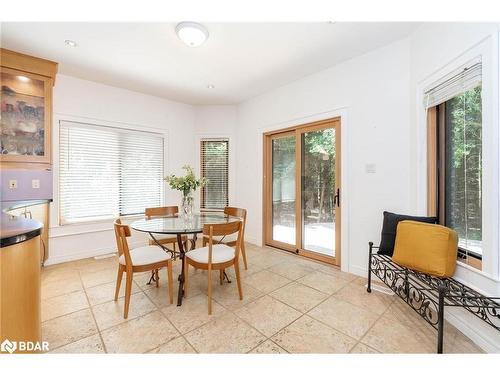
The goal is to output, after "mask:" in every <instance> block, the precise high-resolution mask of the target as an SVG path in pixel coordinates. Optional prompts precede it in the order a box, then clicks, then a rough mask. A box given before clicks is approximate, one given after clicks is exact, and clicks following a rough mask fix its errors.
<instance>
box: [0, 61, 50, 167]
mask: <svg viewBox="0 0 500 375" xmlns="http://www.w3.org/2000/svg"><path fill="white" fill-rule="evenodd" d="M0 74H1V76H0V78H1V82H2V88H1V93H0V101H1V112H0V125H1V129H2V131H1V138H0V153H1V158H2V161H25V162H48V161H50V151H49V150H48V144H49V141H50V133H49V131H48V129H49V128H50V127H49V121H48V119H49V118H50V105H49V103H48V101H47V100H48V99H47V98H48V96H49V95H48V92H50V85H49V84H48V78H42V77H39V76H36V75H33V74H29V73H24V72H20V71H16V70H13V69H7V68H2V70H1V73H0Z"/></svg>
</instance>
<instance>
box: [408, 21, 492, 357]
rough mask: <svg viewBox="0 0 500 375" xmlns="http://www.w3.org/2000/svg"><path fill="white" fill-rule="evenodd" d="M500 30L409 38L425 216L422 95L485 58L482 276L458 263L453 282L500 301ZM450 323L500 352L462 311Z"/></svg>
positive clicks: (434, 29) (420, 33)
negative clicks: (474, 59)
mask: <svg viewBox="0 0 500 375" xmlns="http://www.w3.org/2000/svg"><path fill="white" fill-rule="evenodd" d="M498 33H499V25H498V24H464V23H435V24H425V25H423V26H421V27H420V28H418V29H417V30H416V31H414V32H413V33H412V35H411V37H410V51H411V59H410V61H411V65H410V74H411V86H410V94H411V103H412V105H411V117H410V119H411V138H412V142H411V159H410V171H411V174H410V179H411V184H410V188H411V204H412V210H414V211H417V212H420V213H425V211H426V202H425V199H426V179H425V176H426V163H425V153H426V146H425V115H424V114H423V106H422V101H421V99H422V98H421V97H419V95H418V94H419V93H420V91H422V89H423V87H424V86H425V84H426V83H428V82H432V81H433V79H435V77H440V76H442V75H443V74H444V73H445V72H446V71H447V70H449V69H451V68H452V66H453V65H456V64H459V62H460V61H462V60H463V61H467V60H469V59H470V58H471V57H475V56H477V55H478V54H481V56H482V59H483V168H484V169H483V244H484V245H485V249H484V254H483V271H484V273H481V272H477V271H476V270H474V269H473V268H469V267H466V266H463V265H461V264H460V263H459V265H458V267H457V271H456V274H455V277H456V278H458V279H460V280H461V281H463V282H465V283H466V284H469V285H471V286H472V287H474V288H475V289H477V290H480V291H483V293H485V294H486V295H491V296H500V279H499V276H500V260H499V238H498V236H499V231H498V227H499V219H498V212H499V189H498V186H499V173H498V169H499V168H498V166H499V153H498V148H499V143H500V140H499V132H498V127H499V121H498V118H499V103H498V84H499V83H498V70H499V64H498V53H499V52H498V51H499V38H498ZM447 318H448V319H449V320H450V321H451V322H452V323H453V324H455V325H456V326H457V327H458V328H460V329H461V330H462V331H463V332H464V333H465V334H467V335H468V336H469V337H471V338H472V339H473V340H474V341H475V342H476V343H477V344H479V345H480V346H481V347H482V348H483V349H485V350H487V351H489V352H500V333H499V332H498V331H496V330H494V329H493V328H491V327H490V326H488V325H486V324H482V323H481V322H480V321H479V319H475V318H472V319H471V316H470V314H469V313H467V312H466V311H464V310H463V309H458V310H454V311H453V314H449V315H448V316H447Z"/></svg>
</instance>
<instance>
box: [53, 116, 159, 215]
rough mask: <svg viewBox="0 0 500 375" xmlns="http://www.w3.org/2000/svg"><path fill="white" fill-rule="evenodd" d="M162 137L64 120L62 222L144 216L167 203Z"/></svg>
mask: <svg viewBox="0 0 500 375" xmlns="http://www.w3.org/2000/svg"><path fill="white" fill-rule="evenodd" d="M163 147H164V146H163V137H162V136H161V135H160V134H155V133H149V132H141V131H133V130H126V129H120V128H113V127H107V126H97V125H92V124H83V123H78V122H72V121H61V123H60V135H59V198H60V207H59V215H60V223H61V224H68V223H72V222H79V221H91V220H101V219H108V218H113V217H116V216H123V215H133V214H141V213H144V209H145V208H146V207H156V206H160V205H161V203H162V201H163V199H162V196H163Z"/></svg>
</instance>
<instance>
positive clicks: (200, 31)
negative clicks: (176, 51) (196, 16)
mask: <svg viewBox="0 0 500 375" xmlns="http://www.w3.org/2000/svg"><path fill="white" fill-rule="evenodd" d="M175 32H176V33H177V36H178V37H179V39H180V40H182V41H183V42H184V43H186V44H187V45H188V46H189V47H198V46H201V45H202V44H203V43H204V42H205V40H207V38H208V31H207V29H206V28H205V27H204V26H203V25H200V24H199V23H196V22H181V23H179V24H178V25H177V26H176V27H175Z"/></svg>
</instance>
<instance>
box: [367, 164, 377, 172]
mask: <svg viewBox="0 0 500 375" xmlns="http://www.w3.org/2000/svg"><path fill="white" fill-rule="evenodd" d="M365 171H366V173H376V172H377V165H376V164H366V165H365Z"/></svg>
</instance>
